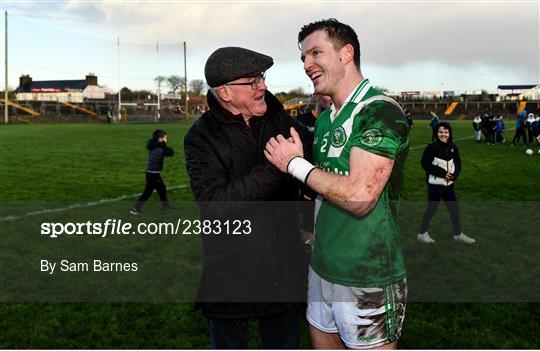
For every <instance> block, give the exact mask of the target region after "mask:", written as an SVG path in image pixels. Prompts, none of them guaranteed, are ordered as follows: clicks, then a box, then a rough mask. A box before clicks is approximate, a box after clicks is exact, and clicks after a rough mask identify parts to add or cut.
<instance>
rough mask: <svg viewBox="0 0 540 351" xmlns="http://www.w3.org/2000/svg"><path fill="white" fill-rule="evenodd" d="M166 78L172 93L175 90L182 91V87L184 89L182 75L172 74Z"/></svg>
mask: <svg viewBox="0 0 540 351" xmlns="http://www.w3.org/2000/svg"><path fill="white" fill-rule="evenodd" d="M166 80H167V85H168V86H169V88H170V89H171V91H172V92H173V94H176V93H177V92H180V91H182V89H184V81H185V78H184V77H180V76H175V75H172V76H168V77H167V78H166Z"/></svg>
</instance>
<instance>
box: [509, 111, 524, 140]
mask: <svg viewBox="0 0 540 351" xmlns="http://www.w3.org/2000/svg"><path fill="white" fill-rule="evenodd" d="M525 116H527V111H525V110H523V111H521V113H520V114H519V116H518V117H517V118H516V133H515V134H514V138H513V139H512V146H515V145H516V143H519V139H520V138H521V137H523V145H527V134H526V133H525Z"/></svg>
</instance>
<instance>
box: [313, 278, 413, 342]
mask: <svg viewBox="0 0 540 351" xmlns="http://www.w3.org/2000/svg"><path fill="white" fill-rule="evenodd" d="M406 304H407V280H406V279H405V278H404V279H402V280H400V281H398V282H397V283H394V284H390V285H386V286H381V287H376V288H356V287H350V286H343V285H339V284H333V283H330V282H329V281H327V280H324V279H323V278H321V277H320V276H319V275H318V274H317V273H315V271H314V270H313V269H312V268H311V267H310V268H309V288H308V308H307V320H308V322H309V323H310V324H311V325H312V326H314V327H315V328H317V329H319V330H321V331H323V332H325V333H339V336H340V337H341V339H342V340H343V342H344V343H345V345H346V346H347V347H349V348H353V349H363V348H373V347H378V346H382V345H384V344H387V343H390V342H392V341H394V340H397V339H398V338H399V336H400V335H401V328H402V326H403V320H404V319H405V305H406Z"/></svg>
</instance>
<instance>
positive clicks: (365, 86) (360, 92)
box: [330, 78, 371, 122]
mask: <svg viewBox="0 0 540 351" xmlns="http://www.w3.org/2000/svg"><path fill="white" fill-rule="evenodd" d="M369 88H371V84H370V83H369V79H367V78H364V80H362V81H361V82H360V83H358V85H357V86H356V87H355V88H354V89H353V90H352V91H351V93H350V94H349V96H347V98H346V99H345V102H344V103H343V105H342V106H341V108H340V109H339V111H337V112H336V105H334V104H332V106H330V110H331V111H330V120H331V121H332V122H334V120H335V119H336V117H337V116H338V115H339V113H340V112H341V110H342V109H343V107H344V106H345V105H347V103H348V102H355V103H359V102H360V101H362V99H363V98H364V95H366V93H367V91H368V90H369Z"/></svg>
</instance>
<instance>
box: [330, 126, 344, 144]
mask: <svg viewBox="0 0 540 351" xmlns="http://www.w3.org/2000/svg"><path fill="white" fill-rule="evenodd" d="M346 142H347V133H346V132H345V129H344V128H343V127H342V126H339V127H337V128H336V129H334V131H333V132H332V146H333V147H342V146H343V145H345V143H346Z"/></svg>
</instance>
